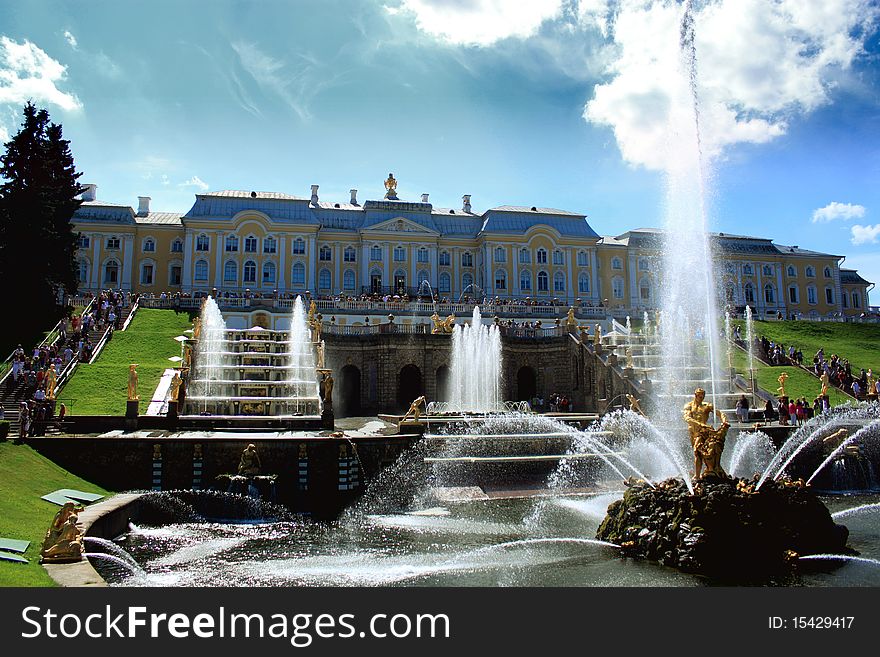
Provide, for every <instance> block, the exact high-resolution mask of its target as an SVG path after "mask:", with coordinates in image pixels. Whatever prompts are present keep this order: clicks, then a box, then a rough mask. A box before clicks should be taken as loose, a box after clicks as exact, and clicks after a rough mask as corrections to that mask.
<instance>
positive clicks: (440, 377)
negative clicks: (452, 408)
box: [435, 365, 449, 401]
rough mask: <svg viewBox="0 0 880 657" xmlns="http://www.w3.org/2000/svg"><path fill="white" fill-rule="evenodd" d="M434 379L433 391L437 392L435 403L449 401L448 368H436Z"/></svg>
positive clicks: (446, 366) (444, 366)
mask: <svg viewBox="0 0 880 657" xmlns="http://www.w3.org/2000/svg"><path fill="white" fill-rule="evenodd" d="M435 376H436V378H435V389H436V391H437V393H436V394H437V401H448V400H449V388H448V386H449V366H448V365H441V366H440V367H438V368H437V372H436V375H435Z"/></svg>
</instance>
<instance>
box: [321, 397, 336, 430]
mask: <svg viewBox="0 0 880 657" xmlns="http://www.w3.org/2000/svg"><path fill="white" fill-rule="evenodd" d="M321 428H322V429H335V428H336V423H335V418H334V415H333V404H328V403H327V402H324V409H323V410H322V411H321Z"/></svg>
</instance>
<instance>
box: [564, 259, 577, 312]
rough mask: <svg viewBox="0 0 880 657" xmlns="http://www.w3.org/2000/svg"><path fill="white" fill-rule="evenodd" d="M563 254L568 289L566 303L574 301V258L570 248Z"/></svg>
mask: <svg viewBox="0 0 880 657" xmlns="http://www.w3.org/2000/svg"><path fill="white" fill-rule="evenodd" d="M563 253H564V254H565V264H566V265H568V287H567V288H566V297H565V298H566V300H567V301H568V302H573V301H574V300H575V296H576V295H575V289H574V262H573V261H574V258H575V251H574V249H573V248H572V247H568V248H567V249H565V250H564V251H563Z"/></svg>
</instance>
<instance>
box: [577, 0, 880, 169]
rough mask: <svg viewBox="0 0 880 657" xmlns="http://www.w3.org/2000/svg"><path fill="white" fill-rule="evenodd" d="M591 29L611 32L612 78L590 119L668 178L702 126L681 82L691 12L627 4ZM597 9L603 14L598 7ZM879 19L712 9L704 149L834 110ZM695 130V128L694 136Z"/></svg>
mask: <svg viewBox="0 0 880 657" xmlns="http://www.w3.org/2000/svg"><path fill="white" fill-rule="evenodd" d="M590 5H591V11H587V12H582V14H583V15H582V16H581V18H582V20H584V21H585V22H587V23H589V22H592V24H593V25H595V26H596V27H598V28H599V29H600V30H601V29H606V30H607V32H608V34H609V39H610V43H609V45H608V48H609V49H610V50H611V51H612V52H613V53H614V56H613V57H612V58H611V60H610V63H609V65H608V67H607V70H606V72H605V73H606V75H607V76H608V77H609V78H610V79H609V80H608V81H607V82H604V83H602V84H599V85H596V87H595V89H594V95H593V98H592V99H591V100H590V101H589V102H588V103H587V105H586V107H585V110H584V117H585V118H586V119H587V120H588V121H590V122H592V123H595V124H598V125H605V126H608V127H610V128H611V129H612V130H613V131H614V135H615V137H616V139H617V143H618V146H619V148H620V151H621V153H622V154H623V157H624V158H625V159H626V160H627V161H628V162H630V163H632V164H636V165H642V166H646V167H648V168H652V169H664V168H666V166H667V162H668V158H669V156H670V153H671V152H672V151H674V147H675V146H676V142H677V141H679V140H680V139H681V137H682V133H683V131H687V130H688V129H689V128H688V127H687V124H688V123H689V124H691V125H692V124H693V110H692V107H691V96H690V89H689V87H688V85H687V83H686V80H685V79H684V76H682V75H681V73H679V71H680V70H681V66H680V62H681V55H680V49H679V44H678V38H679V23H680V19H681V11H682V9H681V5H679V4H678V3H676V2H671V1H669V0H621V2H620V3H619V4H618V5H617V6H616V8H615V10H614V11H613V12H607V13H605V14H603V13H602V11H601V9H602V7H601V2H598V1H596V2H594V1H592V0H591V3H590ZM593 5H595V6H593ZM877 15H878V8H877V5H876V4H875V3H874V2H873V1H872V0H824V1H823V2H802V0H777V1H775V2H767V1H766V0H707V1H706V2H704V3H700V5H699V9H698V11H697V13H696V15H695V25H696V27H695V32H696V39H695V41H696V53H697V70H698V81H699V87H698V94H699V97H700V105H701V114H700V124H701V130H702V138H703V141H702V144H703V146H704V153H705V154H707V155H708V156H710V157H713V156H718V155H720V154H721V153H722V152H723V150H724V148H725V147H727V146H730V145H732V144H736V143H744V142H745V143H763V142H767V141H770V140H772V139H774V138H776V137H778V136H780V135H782V134H785V132H786V130H787V122H788V120H789V118H790V117H791V116H792V115H793V114H797V113H803V112H809V111H811V110H813V109H815V108H816V107H818V106H820V105H822V104H824V103H827V102H828V100H829V96H828V92H829V89H830V88H831V87H832V86H833V84H834V81H833V78H834V77H835V75H838V74H839V72H840V71H841V70H846V69H847V68H849V67H850V65H851V64H852V62H853V60H854V59H855V58H856V57H857V56H858V55H859V54H860V53H861V52H862V46H863V41H864V39H865V38H866V35H867V34H868V33H869V30H868V29H860V28H865V27H867V26H869V25H872V24H873V23H874V22H875V21H876V19H877ZM691 130H692V128H691Z"/></svg>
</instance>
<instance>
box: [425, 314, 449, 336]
mask: <svg viewBox="0 0 880 657" xmlns="http://www.w3.org/2000/svg"><path fill="white" fill-rule="evenodd" d="M431 321H432V322H433V323H434V326H433V327H432V328H431V333H432V334H434V335H437V334H440V333H443V334H446V333H452V329H453V327H454V326H455V315H447V317H446V319H440V315H438V314H437V313H436V312H435V313H434V314H433V315H431Z"/></svg>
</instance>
